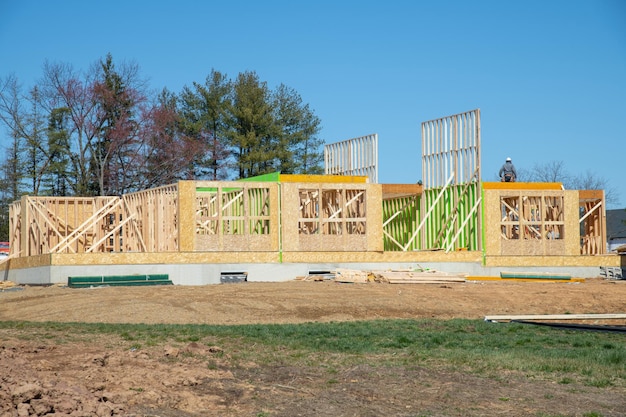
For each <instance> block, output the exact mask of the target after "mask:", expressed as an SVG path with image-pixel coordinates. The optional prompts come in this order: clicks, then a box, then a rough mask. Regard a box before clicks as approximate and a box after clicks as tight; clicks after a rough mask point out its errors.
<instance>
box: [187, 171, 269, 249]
mask: <svg viewBox="0 0 626 417" xmlns="http://www.w3.org/2000/svg"><path fill="white" fill-rule="evenodd" d="M195 185H196V188H195V189H194V191H193V194H194V207H193V210H192V211H193V213H194V232H193V233H194V237H195V246H194V250H195V251H201V252H208V251H217V252H232V251H241V252H254V251H278V250H279V237H278V236H279V215H280V214H279V204H278V199H279V185H278V184H277V183H275V182H254V181H251V182H242V181H236V182H235V181H231V182H223V181H220V182H218V181H199V182H196V183H195Z"/></svg>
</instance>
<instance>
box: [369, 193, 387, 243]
mask: <svg viewBox="0 0 626 417" xmlns="http://www.w3.org/2000/svg"><path fill="white" fill-rule="evenodd" d="M366 203H367V233H366V236H367V250H368V251H382V250H383V249H384V246H385V242H384V240H383V189H382V186H381V185H380V184H367V200H366Z"/></svg>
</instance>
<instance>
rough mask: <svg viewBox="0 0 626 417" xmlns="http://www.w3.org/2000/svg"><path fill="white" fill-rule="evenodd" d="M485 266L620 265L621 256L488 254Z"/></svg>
mask: <svg viewBox="0 0 626 417" xmlns="http://www.w3.org/2000/svg"><path fill="white" fill-rule="evenodd" d="M485 266H488V267H491V266H530V267H532V266H553V267H577V266H581V267H584V266H597V267H600V266H620V257H619V256H616V255H598V256H488V257H487V258H486V259H485Z"/></svg>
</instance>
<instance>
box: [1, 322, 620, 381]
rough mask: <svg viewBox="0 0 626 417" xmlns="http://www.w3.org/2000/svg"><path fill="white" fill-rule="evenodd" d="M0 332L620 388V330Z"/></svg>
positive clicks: (37, 328) (473, 325)
mask: <svg viewBox="0 0 626 417" xmlns="http://www.w3.org/2000/svg"><path fill="white" fill-rule="evenodd" d="M0 331H2V332H7V331H8V332H10V333H11V335H12V336H14V337H22V338H36V339H38V340H47V341H48V342H51V343H72V342H76V341H81V340H88V339H89V336H90V335H94V334H105V335H116V336H117V337H118V338H119V340H121V341H122V344H123V345H124V347H125V348H128V349H131V348H132V349H141V348H143V347H146V348H147V347H153V346H160V345H164V344H185V343H189V342H198V343H203V344H206V345H219V346H220V347H222V348H223V349H225V350H227V351H228V353H229V357H230V358H231V360H232V361H233V364H234V365H235V366H236V363H237V361H239V360H241V361H254V362H256V363H259V364H276V363H280V364H290V365H295V366H298V365H301V366H322V365H323V366H325V367H327V368H328V369H330V370H332V369H336V368H337V367H342V366H344V365H350V364H355V363H370V364H372V365H375V366H406V367H410V366H425V367H449V368H454V369H457V370H462V371H464V372H471V373H475V374H480V375H484V376H487V377H490V378H501V376H500V375H502V372H501V371H503V370H508V371H516V372H519V373H521V374H523V375H526V376H529V377H533V378H542V379H547V380H552V381H554V382H556V383H559V384H571V383H576V382H579V383H583V384H585V385H589V386H595V387H606V386H621V387H624V386H626V343H624V342H625V340H626V338H625V337H624V335H620V334H612V333H600V332H585V331H572V330H556V329H551V328H545V327H536V326H528V325H524V324H516V323H509V324H503V323H499V324H494V323H486V322H484V321H482V320H449V321H440V320H380V321H362V322H337V323H305V324H281V325H278V324H276V325H238V326H209V325H142V324H86V323H33V322H0ZM329 381H332V379H330V380H329ZM329 383H332V382H329Z"/></svg>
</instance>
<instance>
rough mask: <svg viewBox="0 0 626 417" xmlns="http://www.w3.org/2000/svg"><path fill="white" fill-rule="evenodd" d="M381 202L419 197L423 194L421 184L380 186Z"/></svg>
mask: <svg viewBox="0 0 626 417" xmlns="http://www.w3.org/2000/svg"><path fill="white" fill-rule="evenodd" d="M382 186H383V200H389V199H394V198H401V197H410V196H415V195H417V196H419V195H422V193H423V192H424V187H423V186H422V185H421V184H382Z"/></svg>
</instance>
